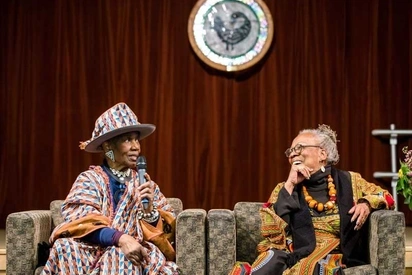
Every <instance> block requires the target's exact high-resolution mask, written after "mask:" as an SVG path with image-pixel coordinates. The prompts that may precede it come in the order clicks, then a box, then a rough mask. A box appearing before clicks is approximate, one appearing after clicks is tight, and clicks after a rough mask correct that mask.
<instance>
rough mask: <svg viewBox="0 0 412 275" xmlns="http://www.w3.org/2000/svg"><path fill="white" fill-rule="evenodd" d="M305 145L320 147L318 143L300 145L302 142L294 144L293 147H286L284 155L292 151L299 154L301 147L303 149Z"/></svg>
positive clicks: (288, 154) (287, 155)
mask: <svg viewBox="0 0 412 275" xmlns="http://www.w3.org/2000/svg"><path fill="white" fill-rule="evenodd" d="M306 147H318V148H321V147H320V146H319V145H302V144H296V145H295V147H293V148H288V149H287V150H286V151H285V155H286V157H287V158H288V157H289V156H290V155H291V154H292V153H293V152H295V153H296V154H298V155H299V154H300V153H301V152H302V150H303V149H305V148H306Z"/></svg>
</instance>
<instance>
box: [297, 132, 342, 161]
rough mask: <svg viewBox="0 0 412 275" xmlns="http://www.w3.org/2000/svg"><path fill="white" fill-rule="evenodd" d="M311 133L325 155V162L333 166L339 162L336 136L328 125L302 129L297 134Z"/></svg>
mask: <svg viewBox="0 0 412 275" xmlns="http://www.w3.org/2000/svg"><path fill="white" fill-rule="evenodd" d="M303 133H311V134H313V135H314V136H316V137H317V138H318V140H319V145H320V147H322V149H324V150H325V151H326V153H327V155H328V156H327V158H326V162H327V163H328V164H332V165H335V164H337V163H338V162H339V153H338V146H337V142H338V140H337V139H336V137H337V134H336V132H335V131H333V130H332V129H331V128H330V127H329V126H328V125H325V124H319V126H318V128H317V129H303V130H301V131H300V132H299V134H303Z"/></svg>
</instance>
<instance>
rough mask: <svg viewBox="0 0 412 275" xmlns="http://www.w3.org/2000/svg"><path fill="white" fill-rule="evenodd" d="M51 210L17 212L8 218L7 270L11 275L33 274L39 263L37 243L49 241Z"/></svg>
mask: <svg viewBox="0 0 412 275" xmlns="http://www.w3.org/2000/svg"><path fill="white" fill-rule="evenodd" d="M50 233H51V212H50V211H49V210H34V211H24V212H16V213H12V214H10V215H8V216H7V219H6V254H7V255H6V270H7V274H9V275H17V274H21V275H27V274H33V272H34V269H35V267H36V265H37V259H38V258H37V257H38V255H37V244H38V243H40V242H43V241H45V242H48V240H49V237H50Z"/></svg>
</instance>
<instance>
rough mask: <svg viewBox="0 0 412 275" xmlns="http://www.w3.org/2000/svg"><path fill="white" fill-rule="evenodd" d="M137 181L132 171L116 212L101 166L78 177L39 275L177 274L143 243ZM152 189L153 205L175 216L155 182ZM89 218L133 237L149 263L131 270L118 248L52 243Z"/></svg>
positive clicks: (75, 242)
mask: <svg viewBox="0 0 412 275" xmlns="http://www.w3.org/2000/svg"><path fill="white" fill-rule="evenodd" d="M137 178H138V177H137V173H136V171H134V170H132V176H131V180H130V181H128V182H126V189H125V191H124V194H123V196H122V198H121V199H120V201H119V202H118V205H117V209H113V203H112V202H113V200H112V194H111V192H110V186H109V184H110V183H109V177H108V175H107V174H106V172H104V170H103V169H102V168H101V167H100V166H91V167H90V169H89V170H87V171H85V172H83V173H81V174H80V175H79V176H78V177H77V179H76V181H75V182H74V184H73V186H72V189H71V190H70V192H69V194H68V195H67V197H66V199H65V201H64V203H63V205H62V216H63V219H64V222H63V223H62V224H60V225H58V226H57V227H56V228H55V229H54V230H53V233H52V235H51V237H50V242H51V243H53V247H52V248H51V250H50V255H49V259H48V261H47V263H46V265H45V267H44V269H43V271H42V273H41V274H42V275H45V274H92V275H97V274H101V275H127V274H136V275H138V274H153V275H154V274H167V275H169V274H170V275H172V274H178V271H177V265H176V264H175V263H174V262H172V261H167V260H166V258H165V256H164V255H163V253H162V252H161V251H160V250H159V249H158V248H157V247H156V246H155V245H154V244H152V243H150V242H145V241H143V232H142V229H141V227H140V223H139V219H138V218H137V214H138V212H139V210H140V209H141V203H140V194H139V191H138V190H137V187H138V184H139V183H138V180H137ZM153 185H154V187H155V192H154V204H156V205H157V208H158V209H162V210H164V211H168V212H170V213H171V214H172V215H174V213H173V209H172V207H171V206H170V205H169V204H168V203H167V200H166V197H165V196H164V195H163V194H162V193H161V192H160V189H159V186H158V185H157V184H156V183H154V182H153ZM90 214H99V215H104V216H106V217H109V218H110V220H111V224H110V227H112V228H114V229H117V230H119V231H122V232H124V233H125V234H128V235H130V236H133V237H134V238H135V239H136V240H137V241H139V242H140V243H141V244H142V245H143V246H144V248H145V249H146V252H147V254H148V255H149V258H150V261H149V263H142V264H140V265H137V266H134V265H133V264H132V263H131V262H130V261H129V260H128V259H127V258H126V256H125V255H124V253H123V252H122V251H121V249H120V248H119V247H115V246H108V247H101V246H99V245H94V244H91V243H86V242H83V241H82V240H80V239H78V238H58V239H55V236H54V235H55V232H56V231H57V230H58V229H59V228H60V227H61V226H63V225H64V224H67V223H71V222H73V221H75V220H77V219H79V218H83V217H85V216H87V215H90ZM174 216H175V215H174Z"/></svg>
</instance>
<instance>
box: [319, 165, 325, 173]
mask: <svg viewBox="0 0 412 275" xmlns="http://www.w3.org/2000/svg"><path fill="white" fill-rule="evenodd" d="M320 171H322V173H325V171H326V169H325V166H323V165H322V166H321V167H320Z"/></svg>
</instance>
